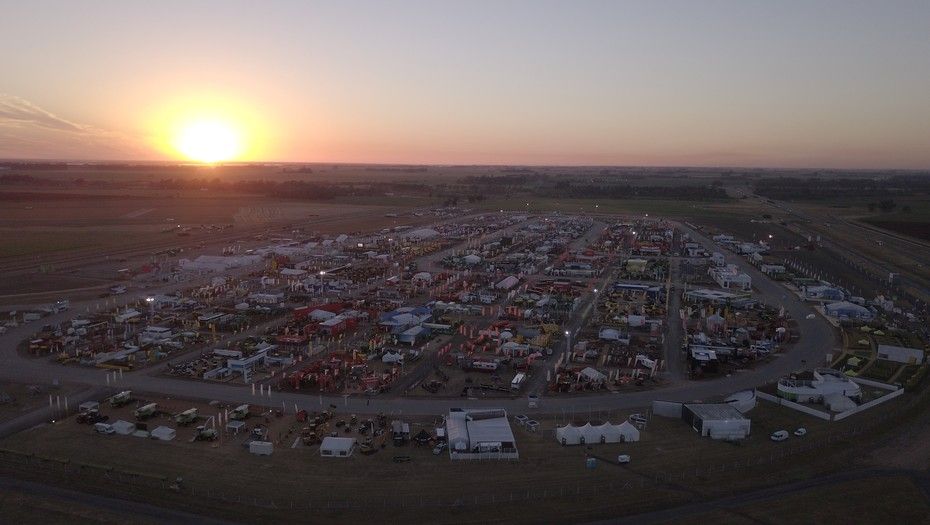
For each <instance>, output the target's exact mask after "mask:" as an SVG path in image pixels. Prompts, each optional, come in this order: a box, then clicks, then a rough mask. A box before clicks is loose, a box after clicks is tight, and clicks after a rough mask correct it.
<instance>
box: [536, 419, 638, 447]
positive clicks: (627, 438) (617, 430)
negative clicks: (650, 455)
mask: <svg viewBox="0 0 930 525" xmlns="http://www.w3.org/2000/svg"><path fill="white" fill-rule="evenodd" d="M555 437H556V440H557V441H558V442H559V443H561V444H563V445H592V444H595V443H626V442H632V441H639V429H637V428H636V427H635V426H633V425H632V424H631V423H630V422H628V421H624V422H623V423H620V424H619V425H612V424H610V423H609V422H608V423H603V424H601V425H592V424H591V423H586V424H585V425H584V426H580V427H576V426H572V425H566V426H564V427H559V428H557V429H556V431H555Z"/></svg>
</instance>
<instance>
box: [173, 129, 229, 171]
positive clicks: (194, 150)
mask: <svg viewBox="0 0 930 525" xmlns="http://www.w3.org/2000/svg"><path fill="white" fill-rule="evenodd" d="M173 142H174V147H175V149H177V150H178V152H179V153H181V154H182V155H184V156H185V157H187V158H189V159H191V160H195V161H198V162H203V163H206V164H212V163H215V162H223V161H228V160H233V159H235V158H237V157H238V156H239V155H240V154H241V153H242V136H241V133H240V132H239V131H238V130H237V129H236V128H235V126H233V125H232V124H230V123H228V122H223V121H218V120H212V121H196V122H192V123H190V124H187V125H185V126H183V127H182V128H181V129H180V131H179V132H178V134H177V136H175V137H174V141H173Z"/></svg>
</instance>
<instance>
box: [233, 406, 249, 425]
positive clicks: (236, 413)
mask: <svg viewBox="0 0 930 525" xmlns="http://www.w3.org/2000/svg"><path fill="white" fill-rule="evenodd" d="M247 417H249V405H239V406H237V407H236V408H235V409H234V410H233V411H232V412H230V413H229V419H235V420H239V421H241V420H243V419H245V418H247Z"/></svg>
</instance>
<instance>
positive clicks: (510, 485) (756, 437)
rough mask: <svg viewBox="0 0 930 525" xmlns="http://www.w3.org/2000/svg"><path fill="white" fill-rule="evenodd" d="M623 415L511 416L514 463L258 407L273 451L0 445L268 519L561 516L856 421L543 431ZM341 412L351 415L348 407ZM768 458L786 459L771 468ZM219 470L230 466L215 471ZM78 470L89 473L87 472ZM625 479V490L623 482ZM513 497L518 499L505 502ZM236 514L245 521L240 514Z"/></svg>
mask: <svg viewBox="0 0 930 525" xmlns="http://www.w3.org/2000/svg"><path fill="white" fill-rule="evenodd" d="M154 399H155V398H149V399H148V400H154ZM160 405H163V406H164V407H165V408H166V409H167V410H168V411H169V412H174V411H180V410H184V409H186V408H190V407H191V406H198V407H202V408H203V410H202V412H201V413H202V414H213V413H216V412H218V411H219V409H218V408H216V407H209V406H207V405H204V404H197V403H189V402H186V401H179V400H161V401H160ZM130 410H131V407H127V408H123V409H119V410H115V411H114V410H110V409H109V408H104V410H103V412H104V413H105V414H107V415H110V417H111V420H114V419H118V418H122V419H126V420H131V419H132V418H131V415H130V414H129V411H130ZM626 415H627V414H626V413H624V414H619V413H618V414H597V413H593V414H590V415H588V414H575V415H574V416H573V415H571V414H566V415H564V416H563V417H560V418H551V419H544V420H541V427H542V429H541V430H540V431H539V432H537V433H531V432H527V431H526V430H524V429H523V428H521V427H519V426H517V425H514V433H515V435H516V438H517V443H518V448H519V450H520V454H521V459H520V461H519V462H515V463H508V462H497V461H490V462H478V463H465V462H462V463H459V462H452V463H450V460H449V458H448V455H447V454H441V455H438V456H435V455H433V454H432V453H431V450H430V449H429V448H428V447H422V448H421V447H415V446H412V445H406V446H404V447H400V448H396V447H394V446H393V445H391V444H390V443H388V444H387V448H386V449H384V450H380V451H378V452H376V453H375V454H374V455H372V456H363V455H361V454H358V453H356V454H355V455H354V456H352V457H350V458H348V459H330V458H321V457H320V456H319V454H318V452H317V450H316V448H315V447H304V446H302V445H298V446H297V447H296V448H290V447H291V445H292V443H293V442H294V441H295V439H296V434H294V432H295V431H296V430H298V426H299V425H298V424H296V423H295V422H294V421H293V418H292V416H284V417H282V418H280V419H278V418H275V417H274V416H270V417H269V418H268V426H269V429H270V432H269V434H270V436H271V438H272V439H273V440H274V441H276V449H275V453H274V455H273V456H271V457H258V456H252V455H250V454H248V453H247V451H246V450H245V449H244V447H243V446H242V443H243V442H244V441H245V438H244V436H243V435H240V436H229V435H227V436H224V439H223V440H222V442H215V443H206V442H198V443H190V442H189V441H188V440H189V437H190V435H191V432H192V430H191V429H187V428H182V429H179V431H178V437H177V439H176V440H175V441H172V442H158V441H152V440H145V439H140V438H137V437H131V436H116V435H114V436H103V435H97V434H95V433H94V432H93V431H92V430H91V428H90V427H88V426H85V425H78V424H76V423H75V422H74V421H73V419H69V420H66V421H62V422H60V423H58V424H54V425H45V426H43V427H39V428H35V429H33V430H30V431H26V432H23V433H21V434H19V435H15V436H12V437H10V438H7V439H5V440H3V441H2V442H0V447H2V448H7V449H13V450H19V451H23V452H30V453H34V454H37V455H38V456H41V457H44V458H48V462H50V464H51V462H54V459H55V458H60V459H65V458H68V459H69V460H70V461H71V462H76V463H87V464H91V465H97V466H101V467H102V466H105V467H112V468H114V469H116V471H127V472H140V471H144V472H145V473H146V475H147V476H154V477H162V478H164V479H168V480H173V479H174V478H175V477H176V476H182V477H183V478H184V480H185V481H184V484H185V486H186V488H188V489H189V490H190V491H192V492H193V494H192V495H191V494H188V493H184V494H178V495H174V494H173V493H166V492H165V491H163V490H160V491H157V492H156V493H154V494H152V497H160V498H164V497H168V498H175V497H176V498H177V499H178V501H179V502H180V501H187V503H184V504H185V505H187V506H188V509H191V507H190V505H191V503H190V502H189V501H188V500H185V499H184V498H189V497H194V498H195V500H194V501H196V502H198V503H196V504H194V507H193V508H196V509H197V510H198V511H209V512H220V511H218V510H216V509H219V508H222V507H223V505H221V504H220V503H222V502H223V501H236V500H242V501H248V500H251V501H252V502H253V505H257V506H258V507H257V508H254V511H255V512H256V514H254V516H256V517H258V516H263V517H264V518H266V519H268V520H271V519H272V516H276V517H281V518H284V519H286V518H287V517H288V516H289V517H290V518H292V519H293V518H294V517H295V514H294V513H288V512H283V513H281V512H278V513H275V512H273V511H271V510H268V509H267V508H265V507H269V505H270V502H272V501H273V502H274V505H275V506H276V507H278V508H284V509H287V508H290V507H291V506H292V505H293V506H294V508H295V509H300V508H303V509H307V508H312V509H318V510H320V511H321V512H323V513H322V514H314V516H315V517H316V518H318V519H323V518H326V519H333V520H335V519H338V520H343V519H353V518H358V517H361V516H364V515H365V514H366V512H370V511H371V510H372V509H377V510H378V512H379V515H381V516H382V518H384V519H391V517H392V516H393V517H397V516H400V515H401V514H404V515H409V514H411V513H413V514H415V515H421V516H423V517H429V519H430V520H432V521H462V520H463V519H464V520H466V521H468V520H476V521H500V520H507V521H516V522H531V521H539V520H542V519H546V520H552V519H554V517H555V516H558V520H565V521H575V520H577V519H582V518H594V517H598V516H603V515H605V513H607V514H612V515H616V514H617V513H622V514H626V513H630V512H634V511H637V510H645V509H647V508H651V507H654V506H656V505H660V504H661V505H668V504H671V503H679V502H684V501H689V500H692V499H694V498H696V497H698V498H700V497H709V496H713V495H719V494H722V493H726V492H727V491H730V490H733V489H735V488H737V487H743V488H745V487H746V483H747V482H746V479H749V478H748V477H749V476H752V475H754V473H759V474H762V473H765V475H764V476H759V477H758V479H759V480H760V481H761V482H764V483H773V482H775V481H777V480H780V479H796V478H797V477H805V476H809V475H810V474H811V473H812V472H814V471H815V470H817V469H824V468H832V466H835V465H836V463H834V461H835V460H830V461H826V460H825V459H823V458H824V456H825V455H824V454H823V453H822V452H823V450H819V451H818V450H812V451H808V452H799V453H798V454H796V455H794V456H792V457H791V460H790V461H785V460H784V459H782V458H781V457H779V454H780V453H782V452H783V451H784V450H786V449H788V448H789V447H796V446H799V445H803V444H804V443H806V442H809V441H811V440H818V439H822V438H823V437H824V435H825V433H826V432H827V431H834V430H842V429H847V430H848V429H849V428H851V426H852V425H856V424H858V423H860V422H861V421H862V420H861V419H857V418H851V419H852V420H853V421H849V420H847V421H845V422H843V423H839V424H833V426H829V425H828V424H827V423H825V422H821V421H820V420H817V419H814V418H810V417H806V416H803V415H801V414H798V413H796V412H793V411H790V410H787V409H783V408H780V407H775V406H772V405H767V404H760V405H759V406H758V407H757V408H756V409H755V410H753V412H752V413H751V417H752V419H753V435H752V437H751V438H750V439H749V440H747V441H746V442H745V443H743V444H742V445H739V446H736V445H731V444H727V443H722V442H714V441H711V440H709V439H702V438H700V437H699V436H697V435H696V434H695V433H694V432H693V431H692V430H691V429H690V428H689V427H687V426H686V425H685V424H684V423H682V422H681V421H678V420H667V419H662V418H654V419H653V420H652V422H651V423H650V425H649V427H648V429H647V430H645V431H644V432H643V439H642V441H641V442H639V443H632V444H625V445H624V444H615V445H596V446H593V447H590V450H589V449H587V448H585V447H561V446H559V445H558V444H557V443H556V442H555V439H554V437H553V434H552V429H553V428H554V427H555V426H556V425H557V424H559V423H560V422H564V421H567V420H569V419H574V420H576V421H579V422H580V421H586V420H588V419H589V418H590V419H610V420H612V421H614V422H619V421H621V420H622V419H623V418H624V417H625V416H626ZM337 417H343V418H346V419H348V417H347V415H345V414H343V415H340V416H337ZM863 417H864V418H867V417H869V415H868V414H866V415H863ZM389 419H391V418H390V417H389ZM560 420H561V421H560ZM436 421H438V418H437V420H435V421H431V420H418V421H412V433H416V432H417V431H419V429H420V428H427V429H432V428H433V426H434V425H435V423H436ZM256 423H260V424H265V418H264V417H262V416H256V417H253V418H250V420H249V425H250V426H252V425H254V424H256ZM148 424H149V428H153V427H154V426H155V425H157V424H170V426H172V427H174V426H175V425H174V424H173V423H168V420H167V419H165V418H162V419H160V420H159V419H155V420H152V421H150V422H148ZM802 425H803V426H805V427H807V428H808V430H809V434H808V436H806V437H805V438H792V440H791V441H790V442H788V443H772V442H771V441H770V440H768V435H769V433H770V432H772V431H774V430H779V429H789V430H791V429H793V428H795V427H797V426H802ZM830 450H833V449H832V448H831V449H830ZM586 453H591V454H596V455H597V456H598V457H601V458H604V459H607V460H611V458H614V457H616V455H617V454H618V453H627V454H631V455H632V456H633V463H632V464H631V465H630V466H628V467H620V466H616V465H612V464H610V463H608V462H601V463H600V464H599V465H598V467H597V468H596V469H593V470H589V469H586V468H585V463H584V460H585V454H586ZM398 455H403V456H409V457H410V458H411V461H410V462H408V463H395V462H394V461H393V457H394V456H398ZM140 460H141V461H140ZM773 461H775V462H778V463H779V464H783V465H785V468H783V469H780V470H778V472H774V473H773V472H771V464H772V462H773ZM736 465H742V466H741V467H736ZM49 468H51V467H49ZM218 468H219V469H223V470H225V471H226V474H225V475H222V476H217V475H216V474H217V469H218ZM450 474H452V475H451V476H450ZM87 479H88V483H90V478H87ZM676 480H677V481H676ZM624 487H626V490H622V489H623V488H624ZM634 487H635V490H634ZM145 492H148V491H145ZM204 496H206V497H204ZM243 498H245V499H244V500H243ZM511 500H512V501H513V502H514V503H511ZM528 500H529V501H528ZM518 502H521V503H519V504H516V505H515V503H518ZM249 508H253V507H251V506H244V507H242V508H241V509H240V510H241V511H242V512H252V511H247V510H246V509H249ZM258 509H263V510H260V511H259V510H258ZM324 509H329V510H324ZM336 509H338V510H336ZM582 509H587V510H582ZM236 516H237V517H238V518H239V519H242V516H243V514H237V515H236ZM274 519H277V518H274ZM259 521H265V519H260V520H259Z"/></svg>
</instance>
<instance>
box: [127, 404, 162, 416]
mask: <svg viewBox="0 0 930 525" xmlns="http://www.w3.org/2000/svg"><path fill="white" fill-rule="evenodd" d="M156 412H158V405H157V404H156V403H149V404H147V405H143V406H141V407H139V408H137V409H136V410H135V411H134V412H133V413H132V414H133V415H134V416H135V417H136V419H148V418H150V417H152V416H154V415H155V413H156Z"/></svg>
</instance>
